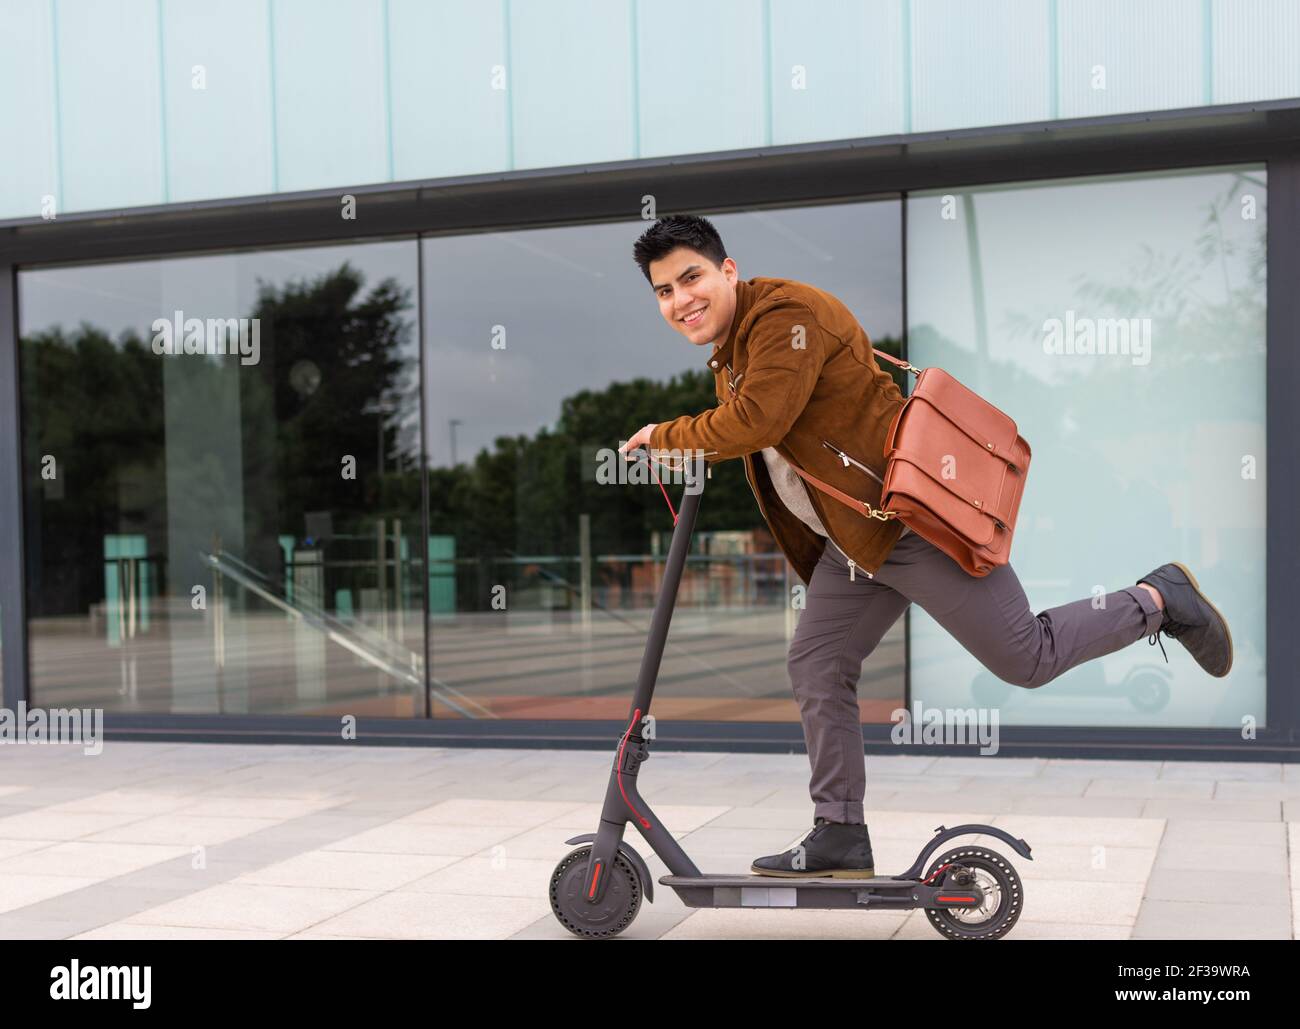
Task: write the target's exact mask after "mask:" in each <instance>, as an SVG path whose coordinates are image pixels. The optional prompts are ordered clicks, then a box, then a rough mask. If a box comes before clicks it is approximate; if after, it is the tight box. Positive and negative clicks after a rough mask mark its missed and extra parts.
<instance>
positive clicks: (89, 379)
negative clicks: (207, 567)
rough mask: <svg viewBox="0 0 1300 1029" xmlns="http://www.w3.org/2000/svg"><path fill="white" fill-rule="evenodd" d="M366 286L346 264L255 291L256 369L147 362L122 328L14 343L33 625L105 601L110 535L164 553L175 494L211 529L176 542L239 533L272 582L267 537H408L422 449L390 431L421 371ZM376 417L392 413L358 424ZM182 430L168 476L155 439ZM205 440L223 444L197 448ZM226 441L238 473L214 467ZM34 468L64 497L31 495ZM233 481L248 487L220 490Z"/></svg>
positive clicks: (390, 299) (407, 406) (206, 361)
mask: <svg viewBox="0 0 1300 1029" xmlns="http://www.w3.org/2000/svg"><path fill="white" fill-rule="evenodd" d="M363 284H364V279H363V276H362V275H361V273H360V272H358V271H357V270H356V269H354V268H352V267H351V266H350V265H349V264H347V263H345V264H344V265H343V266H341V267H340V268H339V269H337V270H335V271H332V272H328V273H326V274H323V275H321V276H319V277H318V278H316V279H315V280H313V281H310V282H305V283H290V284H287V285H284V286H282V287H278V288H277V287H276V286H274V285H268V284H265V283H259V294H258V299H257V302H256V304H255V306H254V308H253V310H252V311H251V312H248V314H247V315H241V316H243V317H250V318H258V319H260V320H261V326H260V327H261V335H260V350H261V352H260V362H259V363H258V364H256V365H241V364H240V363H239V360H240V359H239V357H238V356H225V355H221V356H201V355H179V356H169V355H156V354H154V353H153V351H152V348H151V345H150V342H149V340H150V338H151V332H150V334H149V335H145V336H144V337H142V336H141V335H140V334H139V333H137V332H136V331H134V330H128V331H127V332H124V333H123V334H122V335H121V337H120V339H119V340H118V341H117V342H114V341H113V340H112V339H110V338H109V337H108V335H107V334H105V333H104V332H103V331H101V330H99V329H97V328H95V327H94V326H92V325H89V324H85V323H83V324H82V325H81V326H80V327H79V328H78V329H77V330H75V332H73V333H72V334H65V333H64V331H63V329H62V328H61V327H59V326H54V327H52V328H50V329H48V330H46V331H44V332H40V333H29V334H27V335H26V336H24V337H23V339H22V341H21V347H22V360H23V394H24V407H25V433H24V440H25V444H26V445H25V462H26V465H25V467H26V476H27V503H28V521H29V525H30V526H31V527H32V528H31V532H32V533H33V534H34V535H35V536H36V538H37V539H39V540H40V541H41V542H40V543H39V544H38V546H39V548H40V549H39V553H40V555H41V562H40V568H39V569H34V570H33V580H32V591H31V592H32V600H33V607H34V611H33V614H34V615H39V614H42V613H51V614H54V613H68V612H78V611H85V610H86V608H87V607H88V606H89V605H91V604H93V603H95V602H97V601H99V600H100V599H102V597H103V591H104V579H103V576H104V572H103V560H102V559H103V552H104V537H105V536H106V535H108V534H119V533H128V534H129V533H138V534H145V535H146V536H147V540H148V550H149V553H150V554H152V555H166V554H167V549H168V542H169V521H168V502H169V491H170V493H171V497H170V499H171V501H172V502H173V504H175V503H178V502H179V501H178V498H179V497H180V496H181V495H184V497H185V498H186V502H185V503H184V504H182V505H181V506H182V508H183V509H184V510H185V511H187V512H188V511H193V510H196V509H197V510H204V511H207V512H209V513H210V516H211V520H212V525H211V526H210V527H209V526H202V527H200V526H190V525H187V526H185V528H186V530H187V531H189V532H190V533H191V534H192V535H194V536H195V537H196V538H202V540H203V545H208V544H209V543H210V541H211V539H212V535H213V533H214V532H216V533H218V534H220V535H222V537H223V539H226V540H229V539H230V538H231V537H232V536H234V535H237V534H238V533H235V532H231V530H230V528H229V522H228V521H227V520H228V519H232V518H233V519H235V520H236V522H239V523H240V528H241V529H242V536H243V539H244V541H245V542H244V546H245V551H244V553H243V554H242V555H240V556H242V557H243V558H245V559H246V560H248V561H250V563H252V564H254V565H255V566H256V567H261V568H264V569H266V570H268V571H270V572H275V571H277V570H278V569H279V567H280V562H281V551H280V549H279V543H278V540H277V537H278V536H280V535H291V536H293V537H295V538H296V539H298V540H301V539H302V538H303V536H304V534H305V533H306V522H307V515H308V513H309V512H321V511H328V512H330V513H331V516H332V520H333V531H334V532H335V533H336V534H342V533H350V534H357V535H362V534H369V538H371V539H373V534H374V531H375V529H374V526H375V523H376V519H377V518H380V517H383V518H386V519H393V518H402V519H403V520H404V524H403V530H404V532H416V533H418V525H419V511H420V502H419V469H418V464H419V461H418V456H417V455H418V453H419V440H418V435H417V436H415V437H414V439H412V438H411V434H410V432H409V431H404V430H403V428H402V425H403V421H404V417H405V418H407V419H408V420H409V416H411V415H414V416H416V417H417V418H418V411H419V394H418V391H417V389H416V386H417V383H418V366H419V361H418V355H417V354H416V353H415V351H414V348H413V347H412V346H410V345H409V341H410V336H411V328H412V325H411V320H410V318H409V317H406V316H404V315H403V314H402V312H404V311H406V310H408V309H409V308H410V307H411V299H410V297H411V290H410V289H409V288H404V287H401V286H400V285H399V284H398V283H397V282H396V281H394V280H392V279H388V280H384V281H383V282H380V283H378V284H377V285H376V286H374V287H373V288H371V289H370V290H369V291H368V292H363ZM163 306H164V307H165V308H167V309H169V310H170V307H169V305H168V304H164V305H163ZM171 306H180V305H171ZM166 362H185V364H184V365H183V366H180V365H173V366H172V368H173V369H174V370H179V369H181V368H182V367H183V372H180V373H179V374H177V373H175V372H173V373H172V374H165V369H166V368H167V367H168V366H167V364H166ZM304 362H310V365H311V368H310V369H309V371H310V374H307V373H305V372H304V370H303V369H304ZM295 368H297V369H298V370H297V372H296V373H294V372H293V369H295ZM304 384H306V385H308V386H310V388H307V389H304V388H303V387H304ZM232 387H233V390H232ZM235 391H237V396H238V399H237V400H236V393H235ZM376 406H382V407H383V408H386V409H388V410H389V412H390V413H388V414H383V413H376V414H363V412H364V411H366V410H367V408H371V409H373V408H374V407H376ZM178 417H183V418H185V419H186V420H187V421H188V422H189V424H190V425H191V426H193V425H197V426H199V430H198V431H196V432H190V433H188V434H187V436H186V440H185V441H184V442H183V443H181V444H180V447H181V450H180V451H179V453H182V454H183V455H184V457H185V460H183V461H176V460H173V461H172V462H170V464H169V462H168V460H167V455H168V450H167V426H168V424H169V421H171V420H173V419H176V418H178ZM381 419H382V420H381ZM417 424H418V422H417ZM204 431H207V432H211V433H212V434H214V436H215V435H216V434H222V435H223V436H224V441H223V442H221V443H218V442H217V441H216V440H215V439H214V442H213V444H212V446H211V447H210V448H207V449H196V445H195V442H194V440H195V439H196V438H197V439H200V440H201V439H202V436H203V432H204ZM232 433H233V434H235V439H236V441H237V443H236V447H237V450H238V452H239V455H240V457H239V464H238V466H232V465H231V463H230V461H229V460H228V459H227V458H223V457H221V456H220V455H222V454H228V453H229V450H230V447H229V446H228V445H227V443H228V441H229V438H230V434H232ZM175 445H176V443H175V441H174V442H173V446H175ZM45 454H53V455H56V456H57V458H58V461H59V464H58V468H59V478H60V480H61V482H62V484H63V490H62V495H61V496H60V493H59V491H56V490H52V489H51V490H47V489H46V488H45V487H44V483H43V482H42V479H41V475H40V472H41V457H42V455H45ZM347 454H350V455H353V456H355V457H356V460H357V476H356V479H355V480H345V479H344V478H343V477H342V475H341V474H340V471H341V464H340V462H341V459H342V457H343V456H344V455H347ZM381 455H382V461H383V470H382V472H381V471H380V469H379V464H380V461H381ZM236 467H237V468H238V470H239V474H240V475H241V477H242V482H239V483H232V482H230V481H228V478H227V477H228V476H229V474H230V473H231V472H233V471H235V470H236ZM237 498H242V505H240V506H237ZM223 526H225V528H224V529H223ZM390 531H391V529H390ZM34 542H35V541H34ZM372 549H373V548H372ZM167 557H168V558H169V559H170V562H169V563H173V564H174V563H176V562H178V561H179V562H181V563H182V565H187V564H188V562H189V560H190V556H187V555H167ZM159 571H160V573H161V574H163V575H166V573H167V569H166V567H165V566H164V567H162V568H160V569H159Z"/></svg>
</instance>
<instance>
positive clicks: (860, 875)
mask: <svg viewBox="0 0 1300 1029" xmlns="http://www.w3.org/2000/svg"><path fill="white" fill-rule="evenodd" d="M749 870H750V871H751V872H753V873H754V874H755V875H771V876H775V877H776V878H778V879H874V878H875V877H876V871H875V869H874V868H836V869H834V870H833V871H829V872H782V871H778V870H777V869H774V868H756V867H754V866H753V865H750V866H749Z"/></svg>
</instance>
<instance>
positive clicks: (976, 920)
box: [925, 847, 1025, 940]
mask: <svg viewBox="0 0 1300 1029" xmlns="http://www.w3.org/2000/svg"><path fill="white" fill-rule="evenodd" d="M944 865H954V866H956V867H955V868H949V869H946V870H945V871H944V872H943V884H944V886H945V887H946V888H952V889H954V890H956V889H961V888H962V887H967V888H969V887H970V886H972V885H977V886H978V887H979V888H980V890H981V891H982V892H983V894H984V902H983V903H982V904H981V905H980V906H979V907H968V908H926V909H925V915H926V917H927V918H928V919H929V920H930V924H931V925H933V926H934V927H935V929H936V930H937V931H938V932H939V934H940V935H941V936H944V937H947V938H948V939H950V940H996V939H999V938H1001V937H1003V936H1005V935H1006V934H1007V933H1008V932H1010V931H1011V927H1012V926H1013V925H1015V924H1016V920H1017V919H1018V918H1019V917H1020V911H1021V909H1022V908H1023V907H1024V901H1025V891H1024V886H1023V885H1022V884H1021V882H1020V875H1019V874H1018V873H1017V872H1016V870H1015V868H1014V867H1012V864H1011V862H1010V861H1008V860H1007V859H1006V858H1004V857H1003V856H1002V855H1001V854H999V853H998V852H997V851H995V850H989V849H988V848H987V847H957V848H955V849H953V850H950V851H948V853H946V854H944V855H943V856H942V857H939V858H936V859H935V861H934V864H932V865H931V866H930V871H929V872H928V873H927V874H926V878H927V879H929V878H930V877H931V876H933V875H934V874H935V873H936V872H938V871H939V869H940V868H943V866H944Z"/></svg>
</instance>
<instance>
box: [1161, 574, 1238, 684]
mask: <svg viewBox="0 0 1300 1029" xmlns="http://www.w3.org/2000/svg"><path fill="white" fill-rule="evenodd" d="M1169 563H1170V564H1171V565H1173V566H1174V567H1175V568H1180V569H1182V572H1183V574H1184V575H1185V576H1187V581H1188V582H1190V583H1191V584H1192V589H1194V590H1196V595H1197V596H1198V597H1200V598H1201V599H1202V600H1203V601H1205V602H1206V603H1207V604H1209V605H1210V610H1211V611H1213V612H1214V613H1215V614H1216V615H1218V616H1219V624H1220V625H1222V626H1223V633H1224V635H1225V636H1227V637H1228V667H1227V668H1225V669H1224V670H1223V671H1222V672H1220V673H1219V674H1218V675H1215V676H1214V677H1215V678H1216V679H1222V678H1223V677H1224V676H1225V675H1227V674H1228V673H1229V672H1230V671H1232V630H1231V629H1229V628H1228V620H1227V619H1226V618H1224V617H1223V612H1222V611H1220V610H1219V609H1218V608H1217V607H1215V606H1214V601H1212V600H1211V599H1210V598H1209V597H1207V596H1206V595H1205V594H1204V593H1202V592H1201V584H1200V583H1198V582H1197V581H1196V576H1194V575H1193V574H1192V570H1191V569H1190V568H1188V567H1187V566H1186V565H1185V564H1183V563H1182V562H1181V561H1170V562H1169ZM1210 674H1211V675H1214V673H1213V672H1211V673H1210Z"/></svg>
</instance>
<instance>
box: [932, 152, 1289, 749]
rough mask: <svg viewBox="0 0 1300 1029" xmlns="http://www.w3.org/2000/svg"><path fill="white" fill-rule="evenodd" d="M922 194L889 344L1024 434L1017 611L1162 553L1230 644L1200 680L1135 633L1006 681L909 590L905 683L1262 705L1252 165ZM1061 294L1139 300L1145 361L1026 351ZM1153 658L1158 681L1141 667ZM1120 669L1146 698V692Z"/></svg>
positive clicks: (1023, 694) (1151, 716)
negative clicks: (1080, 660)
mask: <svg viewBox="0 0 1300 1029" xmlns="http://www.w3.org/2000/svg"><path fill="white" fill-rule="evenodd" d="M1234 188H1237V189H1238V191H1237V192H1236V193H1233V192H1232V191H1233V189H1234ZM1243 194H1245V195H1249V196H1252V197H1254V199H1255V201H1256V209H1255V211H1256V217H1255V219H1254V220H1248V219H1244V218H1243V217H1242V210H1243V207H1242V204H1241V196H1242V195H1243ZM966 195H969V196H971V197H973V200H974V210H975V225H976V230H977V231H976V234H975V235H977V237H978V246H977V247H975V246H973V245H972V243H971V239H972V235H971V233H970V232H969V228H970V219H969V217H968V210H967V208H966V207H965V205H964V203H963V197H964V196H966ZM942 196H943V194H942V193H941V192H935V193H927V194H924V195H920V196H916V197H913V198H911V199H910V200H909V205H910V206H909V210H908V255H909V266H908V320H909V345H910V350H909V356H910V357H911V359H912V360H913V361H914V362H915V363H917V364H918V365H921V366H925V365H929V364H937V365H941V366H943V367H944V368H946V369H947V370H948V371H950V372H951V373H952V374H954V375H956V376H957V377H958V378H959V379H961V380H962V381H963V382H965V383H966V384H967V385H968V386H970V387H971V388H972V389H975V390H976V391H978V392H979V393H980V394H981V395H983V396H984V397H986V398H987V399H988V400H989V401H990V402H991V403H993V404H995V405H997V406H998V407H1000V408H1001V409H1002V410H1004V411H1006V412H1007V413H1008V414H1009V415H1011V416H1012V417H1013V418H1014V419H1015V420H1016V422H1017V426H1018V428H1019V430H1020V432H1021V434H1022V435H1023V436H1024V437H1025V438H1026V439H1027V440H1028V441H1029V443H1030V445H1031V447H1032V448H1033V461H1032V464H1031V469H1030V474H1029V480H1028V484H1027V489H1026V492H1025V497H1024V501H1023V503H1022V505H1021V508H1020V512H1019V520H1018V522H1017V526H1016V535H1015V543H1014V546H1013V549H1012V566H1013V567H1014V569H1015V571H1016V573H1017V575H1018V577H1019V578H1020V581H1021V584H1022V585H1023V586H1024V587H1025V591H1026V593H1027V595H1028V597H1029V603H1030V605H1031V609H1032V611H1033V612H1035V613H1038V612H1041V611H1043V610H1045V609H1047V608H1051V607H1056V606H1058V605H1061V604H1066V603H1069V602H1071V601H1075V600H1078V599H1080V598H1087V597H1090V596H1091V595H1093V594H1094V593H1110V592H1114V591H1116V590H1119V589H1121V588H1123V587H1125V586H1130V585H1132V584H1133V583H1134V582H1135V581H1136V579H1137V577H1138V576H1139V575H1143V574H1145V573H1147V572H1149V571H1151V570H1152V569H1153V568H1155V567H1157V566H1158V565H1160V564H1163V563H1164V562H1166V561H1173V560H1178V561H1182V562H1184V563H1185V564H1187V565H1188V566H1189V567H1190V568H1191V569H1192V571H1193V574H1195V575H1196V576H1197V578H1198V580H1199V581H1200V583H1201V585H1202V587H1203V588H1204V589H1205V590H1206V592H1207V594H1208V595H1209V596H1211V598H1212V599H1213V600H1214V602H1215V604H1216V605H1217V606H1218V607H1219V608H1220V609H1221V610H1222V611H1223V613H1224V616H1225V618H1226V619H1227V620H1228V622H1229V624H1230V626H1231V628H1232V636H1233V642H1234V647H1235V663H1234V667H1233V670H1232V672H1231V674H1230V676H1229V678H1228V679H1226V680H1215V679H1211V678H1210V677H1209V676H1207V675H1206V674H1205V673H1204V672H1202V671H1201V670H1200V668H1199V667H1197V666H1196V664H1195V663H1194V662H1193V661H1192V659H1191V657H1190V656H1189V655H1188V654H1187V652H1186V651H1185V650H1183V648H1182V647H1181V645H1180V644H1178V643H1177V642H1175V641H1171V640H1166V641H1165V648H1166V650H1167V651H1168V652H1169V660H1170V663H1169V664H1168V665H1165V663H1164V660H1163V658H1162V657H1161V655H1160V653H1159V650H1158V649H1157V648H1154V647H1152V648H1148V647H1147V645H1146V644H1145V642H1141V643H1139V644H1138V645H1133V646H1128V647H1125V648H1122V649H1120V650H1118V651H1116V652H1114V653H1112V654H1109V655H1106V656H1105V657H1103V658H1101V659H1099V660H1097V661H1091V662H1085V663H1084V664H1083V665H1080V666H1079V667H1077V668H1074V669H1072V670H1070V671H1069V672H1066V673H1065V674H1064V675H1063V676H1061V677H1060V678H1059V679H1057V680H1054V681H1053V682H1051V683H1048V684H1047V685H1046V686H1045V687H1043V688H1042V689H1041V690H1035V691H1026V690H1023V689H1021V688H1019V687H1014V686H1007V685H1003V684H1000V683H998V682H997V681H996V680H994V681H993V682H992V683H990V682H989V680H988V674H987V673H986V672H985V671H984V670H983V669H982V667H981V666H980V664H979V663H978V662H977V661H975V659H974V658H972V657H971V656H970V655H969V654H968V653H967V652H966V651H965V650H964V649H963V648H962V646H961V643H960V642H959V641H957V640H955V639H953V638H952V637H951V636H950V635H948V634H947V633H946V632H944V631H943V629H942V628H941V627H940V626H939V625H938V624H937V623H936V622H935V621H934V619H932V618H931V617H930V616H929V615H927V614H926V613H925V612H923V611H920V610H917V609H915V608H914V609H913V619H912V627H913V636H912V641H913V650H912V655H913V666H912V684H913V689H914V691H915V694H916V696H918V697H920V698H922V699H923V700H924V702H925V703H927V704H930V705H943V706H967V705H970V704H971V703H972V702H974V703H976V704H977V705H980V706H989V705H994V706H999V707H1000V708H1001V712H1000V714H1001V719H1002V721H1003V723H1004V724H1012V723H1015V724H1080V725H1082V724H1093V725H1162V726H1184V725H1186V726H1225V727H1226V726H1236V725H1239V724H1240V720H1241V717H1242V714H1243V712H1245V713H1251V714H1253V715H1254V716H1256V717H1257V718H1259V720H1260V721H1261V723H1262V722H1263V712H1264V666H1263V661H1264V621H1263V602H1264V542H1265V540H1264V528H1265V506H1264V501H1265V489H1264V483H1265V392H1264V371H1265V326H1264V301H1265V291H1264V280H1263V274H1262V272H1263V263H1262V262H1263V249H1262V248H1263V241H1264V232H1265V225H1266V188H1265V173H1264V170H1263V169H1261V168H1233V169H1227V170H1223V169H1213V170H1208V171H1206V170H1202V171H1197V172H1191V173H1186V174H1157V175H1148V176H1129V177H1117V178H1108V179H1101V180H1086V179H1077V180H1072V181H1070V182H1068V183H1062V182H1060V181H1056V182H1050V183H1042V184H1034V185H1031V186H1026V187H1015V186H1013V187H1007V186H999V187H996V188H990V189H982V190H975V191H971V192H970V193H969V194H962V193H957V194H956V203H955V208H954V209H955V213H956V218H955V219H953V220H945V219H943V218H942V217H941V203H942V199H941V198H942ZM1225 201H1226V202H1225ZM1216 205H1217V206H1218V210H1219V216H1218V219H1217V220H1213V219H1210V220H1207V219H1208V216H1209V214H1210V212H1211V210H1212V209H1213V208H1214V207H1215V206H1216ZM979 301H982V304H981V303H980V302H979ZM981 311H982V316H983V326H981V325H980V312H981ZM1071 311H1072V312H1073V317H1074V318H1075V319H1076V320H1079V319H1091V320H1093V321H1094V323H1095V322H1096V321H1098V320H1101V319H1108V318H1125V319H1138V320H1139V321H1140V320H1142V319H1149V320H1150V328H1151V347H1150V360H1149V362H1148V363H1146V364H1142V363H1140V361H1139V362H1136V363H1135V361H1134V355H1133V354H1132V353H1130V354H1127V355H1126V354H1118V353H1115V354H1100V353H1098V354H1080V353H1076V354H1054V353H1047V352H1045V351H1044V346H1043V339H1044V332H1043V323H1044V321H1045V320H1046V319H1049V318H1056V319H1061V320H1062V321H1064V320H1065V319H1066V317H1067V313H1068V312H1071ZM981 339H982V340H983V343H982V344H981ZM981 345H982V346H983V348H984V353H983V354H982V355H981V354H980V353H979V352H978V351H979V348H980V347H981ZM1250 461H1253V462H1254V464H1255V468H1256V470H1257V471H1256V477H1254V478H1251V477H1250V476H1249V474H1247V475H1243V466H1246V467H1249V462H1250ZM1152 654H1154V659H1153V658H1152V656H1151V655H1152ZM1166 673H1170V675H1171V679H1170V683H1166V685H1170V688H1169V689H1168V690H1166V691H1165V693H1164V695H1163V697H1162V696H1161V693H1160V690H1159V689H1157V688H1156V687H1155V686H1154V685H1153V684H1154V683H1155V682H1156V679H1159V678H1160V677H1161V676H1164V675H1165V674H1166ZM1153 677H1154V678H1153ZM1139 681H1141V682H1144V683H1145V684H1146V685H1145V687H1143V688H1145V689H1147V690H1150V691H1151V695H1152V696H1154V697H1155V698H1156V700H1155V702H1153V703H1152V704H1151V705H1149V706H1148V707H1145V708H1144V707H1142V706H1141V703H1142V695H1141V691H1140V690H1139V689H1138V688H1137V687H1136V686H1135V685H1134V683H1136V682H1139ZM1135 697H1136V698H1137V702H1135V699H1134V698H1135Z"/></svg>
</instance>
